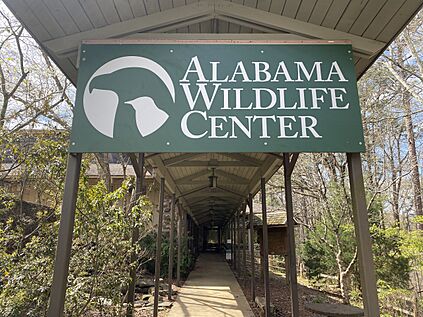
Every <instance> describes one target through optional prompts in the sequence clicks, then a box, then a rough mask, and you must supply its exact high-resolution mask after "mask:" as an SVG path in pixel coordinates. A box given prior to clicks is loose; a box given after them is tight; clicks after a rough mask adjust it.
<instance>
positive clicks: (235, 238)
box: [234, 212, 238, 271]
mask: <svg viewBox="0 0 423 317" xmlns="http://www.w3.org/2000/svg"><path fill="white" fill-rule="evenodd" d="M236 235H237V228H236V212H235V213H234V270H235V271H236V270H237V268H238V263H237V261H238V260H237V259H238V250H237V243H238V239H237V236H236Z"/></svg>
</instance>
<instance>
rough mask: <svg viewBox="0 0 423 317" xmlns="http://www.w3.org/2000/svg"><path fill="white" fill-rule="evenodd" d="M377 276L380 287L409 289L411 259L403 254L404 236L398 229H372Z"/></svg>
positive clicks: (373, 227) (375, 227)
mask: <svg viewBox="0 0 423 317" xmlns="http://www.w3.org/2000/svg"><path fill="white" fill-rule="evenodd" d="M371 234H372V237H373V254H374V260H375V267H376V275H377V278H378V279H379V282H380V286H383V287H384V288H386V287H391V288H407V287H408V282H409V275H410V264H409V257H408V256H406V255H405V254H404V252H402V244H403V242H404V241H403V234H402V231H401V230H400V229H398V228H388V229H382V228H379V227H377V226H372V227H371Z"/></svg>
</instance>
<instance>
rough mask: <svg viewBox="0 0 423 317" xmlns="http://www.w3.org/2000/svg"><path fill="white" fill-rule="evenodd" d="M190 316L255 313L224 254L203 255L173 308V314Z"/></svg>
mask: <svg viewBox="0 0 423 317" xmlns="http://www.w3.org/2000/svg"><path fill="white" fill-rule="evenodd" d="M187 316H192V317H208V316H212V317H219V316H228V317H241V316H248V317H250V316H251V317H253V316H254V314H253V312H252V311H251V309H250V306H249V304H248V302H247V299H246V298H245V296H244V293H243V292H242V290H241V287H240V286H239V284H238V282H237V280H236V278H235V276H234V275H233V273H232V271H231V269H230V268H229V266H228V264H227V263H226V261H225V259H224V257H223V255H219V254H213V253H203V254H201V255H200V256H199V258H198V260H197V264H196V266H195V269H194V270H193V271H192V272H191V273H190V275H189V276H188V279H187V281H186V282H185V284H184V286H183V287H182V289H181V290H180V291H179V294H178V298H177V300H176V301H175V303H174V304H173V307H172V309H171V310H170V312H169V317H187Z"/></svg>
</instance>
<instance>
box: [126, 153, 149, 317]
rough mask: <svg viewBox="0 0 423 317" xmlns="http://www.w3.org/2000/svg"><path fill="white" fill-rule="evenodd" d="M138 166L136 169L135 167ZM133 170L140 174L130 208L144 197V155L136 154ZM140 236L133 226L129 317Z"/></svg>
mask: <svg viewBox="0 0 423 317" xmlns="http://www.w3.org/2000/svg"><path fill="white" fill-rule="evenodd" d="M135 164H136V165H138V168H137V167H136V166H135ZM132 165H133V166H134V169H135V170H138V171H139V172H140V173H139V175H137V176H136V178H135V193H134V195H133V200H132V202H131V208H133V207H134V206H135V205H136V204H137V202H138V199H139V198H140V196H141V195H145V192H144V153H139V154H138V160H136V157H135V159H134V161H133V162H132ZM139 236H140V232H139V228H138V226H136V225H134V227H133V229H132V238H131V246H132V252H131V265H132V266H131V269H130V271H129V276H130V277H131V281H130V282H129V287H128V300H127V302H128V306H127V308H126V316H127V317H131V316H132V315H133V310H134V301H135V285H136V283H137V265H136V262H137V253H136V252H135V244H136V243H137V241H138V239H139Z"/></svg>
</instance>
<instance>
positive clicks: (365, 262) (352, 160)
mask: <svg viewBox="0 0 423 317" xmlns="http://www.w3.org/2000/svg"><path fill="white" fill-rule="evenodd" d="M347 160H348V173H349V178H350V187H351V198H352V207H353V218H354V227H355V237H356V241H357V248H358V263H359V265H360V281H361V287H362V289H363V304H364V314H365V316H366V317H379V316H380V311H379V301H378V296H377V286H376V276H375V268H374V262H373V252H372V241H371V237H370V231H369V219H368V213H367V206H366V194H365V190H364V181H363V171H362V168H361V157H360V153H347Z"/></svg>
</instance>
